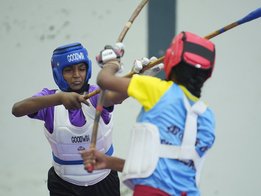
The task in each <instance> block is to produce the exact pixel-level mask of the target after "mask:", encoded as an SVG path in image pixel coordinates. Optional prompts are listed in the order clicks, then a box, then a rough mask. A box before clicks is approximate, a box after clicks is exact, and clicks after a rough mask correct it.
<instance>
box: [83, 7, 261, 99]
mask: <svg viewBox="0 0 261 196" xmlns="http://www.w3.org/2000/svg"><path fill="white" fill-rule="evenodd" d="M259 17H261V8H258V9H256V10H254V11H252V12H250V13H249V14H248V15H246V16H245V17H243V18H242V19H240V20H238V21H236V22H233V23H231V24H229V25H226V26H225V27H223V28H220V29H218V30H216V31H214V32H212V33H210V34H208V35H206V36H205V37H204V38H205V39H211V38H213V37H216V36H217V35H220V34H221V33H224V32H226V31H228V30H230V29H233V28H235V27H237V26H239V25H241V24H243V23H246V22H249V21H252V20H255V19H257V18H259ZM127 24H128V23H127ZM127 24H126V25H125V26H128V25H127ZM124 28H127V27H124ZM126 31H127V30H126ZM121 34H123V33H121ZM125 34H126V33H125ZM125 34H124V35H125ZM124 35H120V36H124ZM163 61H164V56H162V57H160V58H158V59H157V60H155V61H153V62H150V63H149V64H148V65H147V66H146V67H143V69H142V70H141V73H142V72H144V71H145V70H147V69H150V68H152V67H154V66H155V65H158V64H160V63H163ZM134 74H135V73H134V72H132V71H131V72H130V73H128V74H127V75H125V76H123V77H132V76H133V75H134ZM98 93H100V91H96V92H95V93H93V94H91V93H90V94H88V98H89V97H91V96H93V95H96V94H98Z"/></svg>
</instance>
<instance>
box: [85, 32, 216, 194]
mask: <svg viewBox="0 0 261 196" xmlns="http://www.w3.org/2000/svg"><path fill="white" fill-rule="evenodd" d="M120 57H121V55H119V54H118V53H117V50H115V49H114V48H113V47H111V48H106V49H104V50H103V51H101V53H100V55H99V57H98V58H97V59H99V63H100V65H101V67H102V68H103V69H102V70H101V71H100V73H99V74H98V76H97V83H98V85H99V86H100V87H101V88H102V89H106V90H110V92H113V93H115V94H117V93H118V94H120V95H121V97H122V98H126V97H128V96H130V97H133V98H134V99H136V100H137V101H138V102H139V103H140V104H141V106H142V108H141V111H140V113H139V115H138V117H137V124H136V125H135V126H134V128H133V130H132V138H131V142H130V149H129V153H128V155H127V158H126V160H123V159H120V158H116V157H109V156H106V155H104V154H102V153H100V152H98V151H97V150H95V149H91V150H88V151H83V152H82V157H83V159H84V165H85V168H87V166H88V165H89V164H93V165H94V168H95V169H104V168H111V169H114V170H118V171H122V172H123V180H124V183H125V184H126V185H127V186H128V187H130V188H131V189H133V190H134V195H135V196H146V195H148V196H151V195H162V196H166V195H175V196H176V195H189V196H198V195H200V191H199V188H198V183H199V174H200V169H201V167H202V163H203V159H204V158H205V154H206V152H207V150H208V149H210V148H211V147H212V145H213V143H214V140H215V132H214V129H215V120H214V114H213V112H212V110H210V109H209V107H207V106H206V104H205V103H204V102H202V101H201V100H200V97H201V88H202V86H203V84H204V83H205V81H206V80H207V79H208V78H209V77H210V76H211V74H212V71H213V67H214V63H215V45H214V44H213V43H212V42H210V41H209V40H206V39H204V38H202V37H200V36H197V35H195V34H193V33H190V32H181V33H180V34H178V35H177V36H176V37H175V38H174V39H173V41H172V43H171V44H170V47H169V48H168V49H167V51H166V54H165V58H164V71H165V74H166V80H161V79H159V78H155V77H151V76H145V75H138V74H136V75H134V76H133V77H132V78H121V77H117V76H115V73H116V72H117V71H118V70H119V69H120V67H121V63H120Z"/></svg>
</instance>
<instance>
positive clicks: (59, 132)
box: [45, 104, 113, 186]
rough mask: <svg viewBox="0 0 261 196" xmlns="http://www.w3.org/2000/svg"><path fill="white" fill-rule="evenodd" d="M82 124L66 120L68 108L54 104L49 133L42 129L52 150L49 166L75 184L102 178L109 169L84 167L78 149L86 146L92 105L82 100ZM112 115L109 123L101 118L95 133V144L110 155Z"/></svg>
mask: <svg viewBox="0 0 261 196" xmlns="http://www.w3.org/2000/svg"><path fill="white" fill-rule="evenodd" d="M82 111H83V113H84V116H85V119H86V124H85V125H83V126H82V127H76V126H74V125H72V124H71V123H70V120H69V111H68V110H67V109H65V107H64V106H63V105H59V106H55V107H54V127H53V133H52V134H51V133H49V131H48V130H47V129H45V135H46V137H47V139H48V141H49V143H50V145H51V148H52V152H53V166H54V170H55V172H56V173H57V175H58V176H60V177H61V178H62V179H63V180H65V181H67V182H70V183H72V184H76V185H78V186H88V185H93V184H96V183H97V182H99V181H101V180H103V179H104V178H105V177H106V176H107V175H108V174H109V173H110V170H109V169H104V170H95V171H93V172H92V173H88V172H87V171H86V170H85V169H84V165H83V161H82V158H81V155H80V153H79V151H81V150H84V149H87V148H89V145H90V141H91V135H92V127H93V123H94V116H95V108H94V107H93V106H92V105H91V104H90V106H86V105H84V104H82ZM112 125H113V124H112V117H111V120H110V122H109V124H107V125H106V124H105V123H104V122H103V120H102V119H101V120H100V122H99V129H98V135H97V142H96V148H97V149H98V150H99V151H101V152H104V153H106V154H108V155H112V152H113V147H112Z"/></svg>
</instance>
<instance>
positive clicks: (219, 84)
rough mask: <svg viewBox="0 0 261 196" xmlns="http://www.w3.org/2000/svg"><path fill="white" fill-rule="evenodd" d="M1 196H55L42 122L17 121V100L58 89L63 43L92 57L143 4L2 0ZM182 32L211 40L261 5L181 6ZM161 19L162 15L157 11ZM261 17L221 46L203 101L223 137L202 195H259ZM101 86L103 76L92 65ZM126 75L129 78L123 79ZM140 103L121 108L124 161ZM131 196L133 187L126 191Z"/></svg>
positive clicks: (134, 33) (139, 51) (119, 144)
mask: <svg viewBox="0 0 261 196" xmlns="http://www.w3.org/2000/svg"><path fill="white" fill-rule="evenodd" d="M0 3H1V6H0V53H1V54H0V57H1V62H0V66H1V70H2V71H1V72H0V74H1V83H0V85H1V90H2V93H1V107H0V116H1V118H0V125H1V137H0V152H1V161H0V195H10V196H16V195H18V194H19V195H39V196H44V195H48V191H47V188H46V179H47V171H48V169H49V167H50V165H51V152H50V147H49V145H48V143H47V141H46V139H45V136H44V134H43V131H42V122H40V121H33V120H30V119H28V118H27V117H22V118H15V117H13V116H12V115H11V107H12V105H13V103H14V102H16V101H18V100H21V99H23V98H26V97H29V96H31V95H32V94H34V93H35V92H38V91H40V90H41V89H42V88H43V87H49V88H55V83H54V82H53V78H52V74H51V69H50V56H51V53H52V51H53V49H54V48H55V47H57V46H58V45H60V44H65V43H69V42H74V41H80V42H82V43H83V44H84V45H85V46H86V47H87V48H88V49H89V53H90V57H91V58H92V59H94V57H95V55H96V54H97V53H98V52H99V51H100V49H101V48H102V47H103V46H104V45H105V44H107V43H109V44H113V43H114V42H115V40H116V38H117V36H118V35H119V33H120V32H121V30H122V28H123V26H124V24H125V22H126V21H127V20H128V19H129V17H130V16H131V14H132V11H133V10H134V9H135V8H136V5H137V4H138V3H139V1H138V0H132V1H127V0H110V1H105V0H99V1H90V0H89V1H86V0H78V1H69V0H56V1H50V0H49V1H48V0H41V1H40V0H24V1H19V0H9V1H7V0H0ZM162 3H164V1H162ZM177 6H178V7H177V11H178V13H177V18H178V23H177V30H178V32H179V31H181V30H187V31H192V32H194V33H197V34H199V35H202V36H204V35H207V34H209V33H211V32H213V31H215V30H217V29H219V28H221V27H223V26H225V25H227V24H229V23H231V22H234V21H235V20H237V19H239V18H241V17H243V16H245V15H246V14H247V13H249V12H250V11H252V10H255V9H256V8H258V7H259V6H260V1H257V0H249V1H240V2H239V1H236V0H230V1H225V0H220V1H206V0H198V1H189V0H182V1H177ZM155 14H157V13H155ZM260 22H261V20H260V19H258V20H255V21H252V22H249V23H246V24H244V25H241V26H239V27H236V28H235V29H233V30H230V31H228V32H226V33H224V34H222V35H219V36H218V37H216V38H213V39H212V40H213V41H214V42H215V43H216V47H217V59H216V67H215V70H214V74H213V77H212V78H211V79H210V80H209V81H208V82H207V84H206V86H205V87H204V92H203V98H204V99H205V100H206V101H207V102H208V103H209V105H210V107H212V108H213V110H214V111H215V113H216V119H217V129H216V133H217V138H216V143H215V146H214V148H213V149H212V150H211V151H210V153H209V155H208V159H207V160H206V164H205V168H204V170H203V174H202V181H201V182H202V183H201V190H202V195H206V196H212V195H220V196H221V195H222V196H227V195H237V196H243V195H247V194H248V195H258V193H259V192H260V191H259V186H260V179H259V175H260V171H261V158H260V153H259V148H260V145H261V144H260V143H259V138H260V136H261V133H260V125H259V123H258V119H260V118H259V114H258V111H259V110H260V109H261V104H260V102H259V98H260V96H261V90H260V88H258V84H259V83H260V77H259V75H260V72H261V68H260V67H259V65H260V62H261V60H260V54H259V52H260V51H261V46H260V45H261V44H260V43H261V38H260V30H261V25H260ZM124 43H125V46H126V54H125V56H124V58H123V62H124V64H125V70H124V73H127V72H128V70H130V68H131V63H132V62H133V60H134V59H135V58H140V57H143V56H146V55H147V9H144V10H142V12H141V13H140V15H139V17H138V18H137V19H136V21H135V22H134V24H133V26H132V28H131V29H130V30H129V32H128V34H127V36H126V38H125V40H124ZM93 64H94V65H93V77H92V79H91V82H92V83H95V76H96V74H97V73H98V70H99V68H98V66H97V65H96V64H95V62H94V63H93ZM124 73H123V74H124ZM138 110H139V105H138V104H137V102H135V101H134V100H131V99H129V100H127V101H126V102H125V103H124V104H123V105H119V106H117V107H116V112H115V119H114V120H115V130H114V142H115V149H116V155H118V156H121V157H125V154H126V151H127V145H126V144H127V143H128V136H129V131H130V127H131V125H132V124H133V123H134V121H135V116H136V114H137V113H138ZM122 192H123V194H122V195H130V193H126V187H124V186H122Z"/></svg>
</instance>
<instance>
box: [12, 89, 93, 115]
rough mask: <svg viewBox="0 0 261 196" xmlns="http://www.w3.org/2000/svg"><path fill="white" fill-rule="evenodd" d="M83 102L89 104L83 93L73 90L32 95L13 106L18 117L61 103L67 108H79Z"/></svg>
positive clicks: (14, 113)
mask: <svg viewBox="0 0 261 196" xmlns="http://www.w3.org/2000/svg"><path fill="white" fill-rule="evenodd" d="M81 102H83V103H86V104H88V103H87V101H86V100H85V99H84V97H83V95H80V94H77V93H73V92H72V93H66V92H59V93H56V94H53V95H46V96H40V97H30V98H27V99H24V100H22V101H19V102H17V103H15V104H14V105H13V107H12V114H13V115H14V116H16V117H21V116H24V115H28V114H33V113H36V112H38V111H39V110H41V109H43V108H46V107H50V106H55V105H61V104H63V105H64V106H65V108H66V109H78V108H81Z"/></svg>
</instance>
